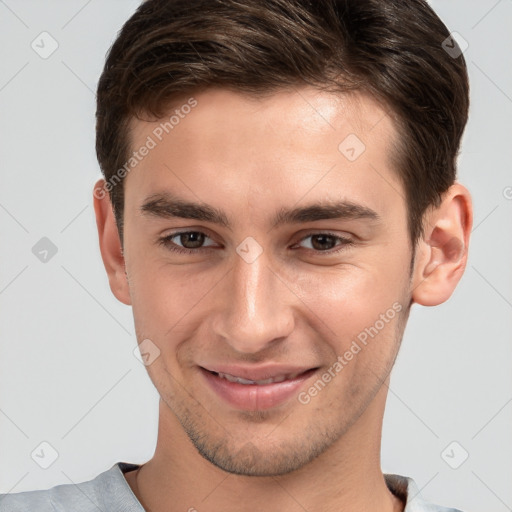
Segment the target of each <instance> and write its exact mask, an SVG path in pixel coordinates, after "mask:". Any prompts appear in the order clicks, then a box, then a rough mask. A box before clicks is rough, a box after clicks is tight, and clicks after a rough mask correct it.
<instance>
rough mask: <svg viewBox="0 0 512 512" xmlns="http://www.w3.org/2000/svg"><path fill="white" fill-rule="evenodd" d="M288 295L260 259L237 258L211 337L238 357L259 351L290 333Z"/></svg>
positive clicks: (224, 290) (291, 323) (224, 291)
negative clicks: (219, 341)
mask: <svg viewBox="0 0 512 512" xmlns="http://www.w3.org/2000/svg"><path fill="white" fill-rule="evenodd" d="M292 295H293V294H291V292H290V291H289V290H288V289H287V288H286V286H285V285H284V284H283V283H282V282H281V281H280V279H279V278H278V277H277V276H276V275H275V274H274V272H273V271H272V270H271V269H270V268H269V267H268V263H267V261H266V259H265V258H264V257H262V256H260V257H259V258H258V259H257V260H256V261H253V262H251V263H247V262H246V261H244V260H243V259H241V258H240V259H239V260H238V261H237V262H236V263H235V266H234V268H233V269H232V272H230V274H229V276H228V277H227V279H226V282H225V284H224V287H223V290H222V296H223V300H222V301H220V305H219V306H218V307H219V309H218V310H217V312H216V315H215V320H216V321H215V322H214V330H215V333H216V334H217V335H219V336H221V337H222V338H224V339H225V340H226V342H227V343H228V344H230V345H231V347H232V348H233V349H234V350H236V351H237V352H239V353H246V354H254V353H257V352H260V351H263V350H265V348H267V347H268V346H269V345H271V344H274V343H276V342H277V341H279V340H282V339H283V338H286V337H287V336H289V334H290V333H291V332H292V331H293V328H294V318H293V308H292V305H291V303H290V300H291V296H292Z"/></svg>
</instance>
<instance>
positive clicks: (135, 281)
mask: <svg viewBox="0 0 512 512" xmlns="http://www.w3.org/2000/svg"><path fill="white" fill-rule="evenodd" d="M139 262H140V264H139V265H134V267H133V268H132V273H131V278H130V282H131V290H132V307H133V314H134V318H135V323H136V325H137V330H138V331H139V332H140V333H141V334H142V333H144V335H145V336H146V337H151V336H153V337H155V339H162V340H164V339H165V340H166V343H168V342H172V339H173V334H175V335H177V334H179V333H180V332H181V333H182V332H184V329H185V328H186V329H188V330H190V326H189V325H188V324H190V321H191V320H192V319H193V317H194V314H193V313H194V311H199V309H201V308H204V305H205V304H206V303H207V302H208V301H210V302H211V301H212V300H214V299H215V287H216V285H217V284H219V280H221V279H222V275H223V273H222V274H221V273H219V272H212V271H210V272H204V271H203V272H198V271H197V270H196V269H194V270H190V269H189V270H187V269H186V268H185V266H177V265H169V264H166V263H162V262H161V261H152V260H151V259H150V258H146V259H140V260H139ZM187 325H188V327H187Z"/></svg>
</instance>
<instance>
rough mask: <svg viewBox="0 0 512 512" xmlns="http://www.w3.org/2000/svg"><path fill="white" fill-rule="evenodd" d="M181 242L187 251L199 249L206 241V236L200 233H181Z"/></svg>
mask: <svg viewBox="0 0 512 512" xmlns="http://www.w3.org/2000/svg"><path fill="white" fill-rule="evenodd" d="M178 236H179V240H180V242H181V244H182V245H183V247H184V248H185V249H198V248H199V247H201V246H202V245H203V243H204V241H205V238H206V236H205V234H204V233H200V232H199V231H191V232H189V233H181V234H180V235H178Z"/></svg>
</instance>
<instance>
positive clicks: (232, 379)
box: [217, 372, 302, 386]
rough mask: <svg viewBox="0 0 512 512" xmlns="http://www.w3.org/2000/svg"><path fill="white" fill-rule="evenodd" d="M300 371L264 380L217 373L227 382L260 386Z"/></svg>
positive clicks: (290, 377) (288, 377)
mask: <svg viewBox="0 0 512 512" xmlns="http://www.w3.org/2000/svg"><path fill="white" fill-rule="evenodd" d="M301 373H302V372H297V373H291V374H289V375H278V376H277V377H270V378H269V379H264V380H248V379H243V378H242V377H235V376H234V375H230V374H229V373H218V374H217V375H218V376H219V377H221V378H222V379H226V380H228V381H229V382H237V383H238V384H257V385H259V386H262V385H264V384H273V383H277V382H283V381H285V380H291V379H295V377H297V376H298V375H300V374H301Z"/></svg>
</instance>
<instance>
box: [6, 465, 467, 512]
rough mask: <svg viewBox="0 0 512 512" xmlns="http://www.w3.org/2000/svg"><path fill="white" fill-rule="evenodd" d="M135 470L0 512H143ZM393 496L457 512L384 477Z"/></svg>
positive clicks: (421, 511) (412, 507) (18, 501)
mask: <svg viewBox="0 0 512 512" xmlns="http://www.w3.org/2000/svg"><path fill="white" fill-rule="evenodd" d="M138 467H139V466H138V465H136V464H130V463H127V462H118V463H117V464H114V465H113V466H112V467H111V468H110V469H109V470H107V471H104V472H103V473H101V474H99V475H98V476H97V477H96V478H94V479H93V480H89V481H87V482H83V483H80V484H62V485H57V486H55V487H52V488H51V489H47V490H40V491H25V492H19V493H11V494H0V512H144V508H143V507H142V505H141V504H140V503H139V501H138V500H137V498H136V497H135V495H134V494H133V492H132V490H131V488H130V486H129V485H128V482H127V481H126V479H125V477H124V473H126V472H127V471H132V470H134V469H137V468H138ZM385 478H386V483H387V485H388V487H389V489H390V490H391V492H393V493H394V494H395V495H397V496H399V497H400V498H402V500H403V501H405V502H406V507H405V510H404V512H460V511H459V510H456V509H454V508H445V507H439V506H437V505H433V504H429V503H427V502H426V501H424V500H423V499H422V498H421V496H420V495H419V491H418V487H417V486H416V484H415V483H414V480H412V479H411V478H407V477H403V476H399V475H385Z"/></svg>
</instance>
